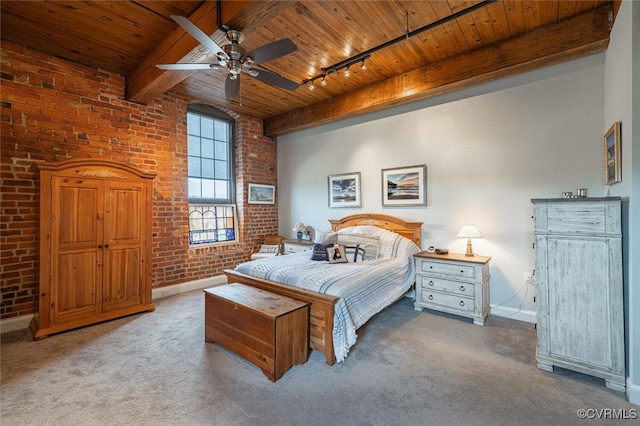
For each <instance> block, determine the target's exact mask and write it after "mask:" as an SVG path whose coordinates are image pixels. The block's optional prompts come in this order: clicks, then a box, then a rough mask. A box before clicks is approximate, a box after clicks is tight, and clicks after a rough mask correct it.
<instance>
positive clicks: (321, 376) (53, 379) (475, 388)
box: [0, 291, 638, 426]
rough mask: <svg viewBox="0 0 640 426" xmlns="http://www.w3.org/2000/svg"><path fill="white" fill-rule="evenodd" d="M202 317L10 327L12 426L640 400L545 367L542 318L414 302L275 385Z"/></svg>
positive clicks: (181, 306) (461, 418)
mask: <svg viewBox="0 0 640 426" xmlns="http://www.w3.org/2000/svg"><path fill="white" fill-rule="evenodd" d="M203 317H204V295H203V293H202V291H194V292H190V293H184V294H180V295H176V296H172V297H168V298H164V299H160V300H157V301H156V311H155V312H152V313H145V314H140V315H135V316H131V317H127V318H122V319H118V320H114V321H110V322H106V323H103V324H99V325H95V326H90V327H85V328H82V329H79V330H74V331H70V332H66V333H61V334H58V335H54V336H51V337H49V338H47V339H45V340H42V341H39V342H33V341H31V335H30V333H29V332H28V331H26V330H25V331H16V332H11V333H5V334H4V335H2V346H1V351H2V384H1V397H2V401H1V402H2V407H1V412H0V413H1V417H0V420H1V422H2V425H3V426H10V425H94V424H95V425H102V424H110V425H187V424H188V425H328V424H347V425H553V424H562V425H568V424H584V422H585V421H584V420H580V419H579V418H578V416H577V415H576V412H577V410H579V409H581V408H584V409H588V408H594V409H595V408H598V409H601V408H611V409H618V408H623V409H627V410H630V409H633V408H638V407H636V406H634V405H631V404H630V403H628V402H627V401H626V400H625V398H624V396H623V395H622V394H620V393H616V392H613V391H610V390H608V389H606V388H605V387H604V385H603V382H602V381H601V380H599V379H594V378H592V377H589V376H584V375H580V374H577V373H572V372H568V371H566V370H561V371H556V372H554V373H548V372H543V371H541V370H538V369H537V368H536V364H535V330H534V328H533V326H532V325H531V324H526V323H522V322H518V321H513V320H509V319H505V318H498V317H490V319H489V321H488V323H487V325H485V327H478V326H475V325H473V324H472V323H471V322H470V321H468V320H465V319H459V318H455V317H450V316H445V315H441V314H436V313H433V312H422V313H421V312H417V311H415V310H414V309H413V305H412V301H411V300H410V299H408V298H404V299H402V300H400V301H399V302H397V303H396V304H394V305H393V306H391V307H389V308H388V309H386V310H385V311H383V312H382V313H381V314H379V315H377V316H376V317H374V318H373V319H372V320H370V321H369V322H368V323H367V324H366V325H365V326H363V327H362V328H361V329H360V330H359V332H358V342H357V343H356V345H355V346H354V347H352V348H351V351H350V352H349V356H348V357H347V359H346V360H345V361H344V362H342V363H339V364H336V365H335V366H333V367H330V366H328V365H326V364H325V363H324V357H323V356H322V355H321V354H320V353H318V352H317V351H312V352H311V355H310V358H309V361H308V362H307V363H306V364H304V365H300V366H294V367H293V368H292V369H291V370H290V371H288V372H287V373H286V374H285V375H284V376H283V377H282V378H281V379H280V380H279V381H277V382H276V383H272V382H271V381H269V380H268V379H267V378H266V377H265V376H264V375H263V374H262V372H261V371H260V370H259V369H258V368H257V367H255V366H253V365H252V364H250V363H248V362H246V361H244V360H243V359H241V358H239V357H237V356H235V355H234V354H232V353H231V352H229V351H227V350H225V349H223V348H221V347H220V346H218V345H216V344H208V343H205V342H204V338H203V335H204V332H203ZM590 423H592V424H593V423H594V422H590ZM597 423H598V424H602V423H603V422H601V421H600V420H598V421H597Z"/></svg>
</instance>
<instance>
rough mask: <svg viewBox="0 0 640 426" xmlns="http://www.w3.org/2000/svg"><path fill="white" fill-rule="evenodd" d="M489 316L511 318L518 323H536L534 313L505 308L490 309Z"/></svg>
mask: <svg viewBox="0 0 640 426" xmlns="http://www.w3.org/2000/svg"><path fill="white" fill-rule="evenodd" d="M491 315H495V316H497V317H504V318H511V319H514V320H518V321H524V322H530V323H534V324H535V323H537V322H538V321H537V320H536V312H535V311H522V310H520V309H514V308H507V307H505V306H496V307H493V306H492V307H491Z"/></svg>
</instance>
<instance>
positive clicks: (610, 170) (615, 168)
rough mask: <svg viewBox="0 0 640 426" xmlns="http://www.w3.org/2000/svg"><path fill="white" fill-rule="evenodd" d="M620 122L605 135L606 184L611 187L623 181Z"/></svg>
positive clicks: (614, 124)
mask: <svg viewBox="0 0 640 426" xmlns="http://www.w3.org/2000/svg"><path fill="white" fill-rule="evenodd" d="M620 130H621V129H620V121H617V122H615V123H613V125H612V126H611V128H610V129H609V131H608V132H607V133H605V134H604V183H605V185H609V184H612V183H616V182H620V181H621V180H622V171H621V166H620Z"/></svg>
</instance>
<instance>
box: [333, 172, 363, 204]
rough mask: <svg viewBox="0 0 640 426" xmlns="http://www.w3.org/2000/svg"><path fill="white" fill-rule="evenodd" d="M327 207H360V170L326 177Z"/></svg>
mask: <svg viewBox="0 0 640 426" xmlns="http://www.w3.org/2000/svg"><path fill="white" fill-rule="evenodd" d="M328 193H329V207H362V190H361V189H360V172H353V173H342V174H339V175H331V176H329V177H328Z"/></svg>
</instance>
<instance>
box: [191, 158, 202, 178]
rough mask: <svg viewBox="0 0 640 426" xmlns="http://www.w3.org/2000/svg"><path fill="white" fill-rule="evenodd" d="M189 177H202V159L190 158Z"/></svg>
mask: <svg viewBox="0 0 640 426" xmlns="http://www.w3.org/2000/svg"><path fill="white" fill-rule="evenodd" d="M188 174H189V176H200V157H192V156H189V169H188Z"/></svg>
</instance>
